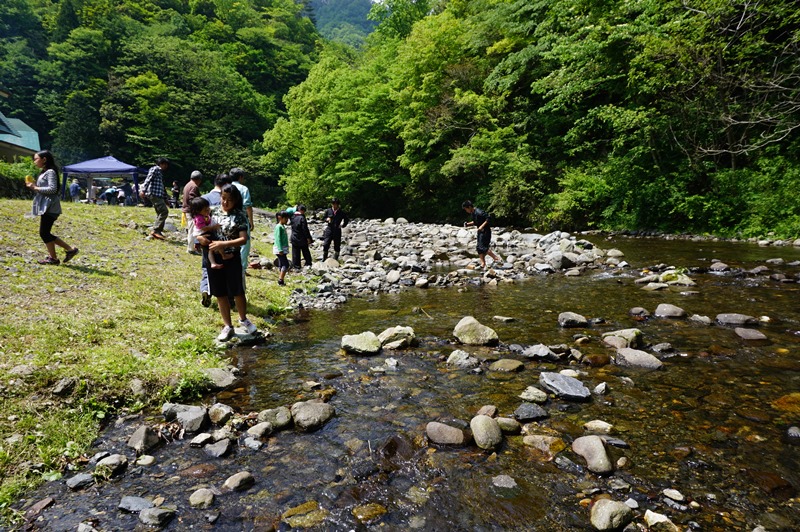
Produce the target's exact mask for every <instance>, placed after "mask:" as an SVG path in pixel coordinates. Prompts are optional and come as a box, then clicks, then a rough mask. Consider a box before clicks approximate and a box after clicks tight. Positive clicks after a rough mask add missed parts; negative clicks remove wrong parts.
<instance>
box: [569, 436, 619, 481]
mask: <svg viewBox="0 0 800 532" xmlns="http://www.w3.org/2000/svg"><path fill="white" fill-rule="evenodd" d="M572 450H573V451H574V452H575V454H577V455H579V456H582V457H583V459H584V460H586V467H587V468H588V469H589V471H591V472H593V473H597V474H598V475H604V474H607V473H611V472H612V471H614V466H613V464H612V463H611V460H610V459H609V457H608V453H606V446H605V443H603V439H602V438H600V436H581V437H580V438H576V439H575V441H573V442H572Z"/></svg>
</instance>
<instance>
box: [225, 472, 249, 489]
mask: <svg viewBox="0 0 800 532" xmlns="http://www.w3.org/2000/svg"><path fill="white" fill-rule="evenodd" d="M255 483H256V479H255V478H253V475H251V474H250V472H249V471H241V472H239V473H236V474H235V475H231V476H230V477H228V478H227V479H226V480H225V483H224V484H223V485H222V489H224V490H226V491H244V490H246V489H248V488H249V487H251V486H252V485H253V484H255Z"/></svg>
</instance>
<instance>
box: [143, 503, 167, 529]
mask: <svg viewBox="0 0 800 532" xmlns="http://www.w3.org/2000/svg"><path fill="white" fill-rule="evenodd" d="M173 517H175V510H172V509H170V508H145V509H144V510H142V511H141V512H139V521H141V522H142V523H144V524H146V525H150V526H157V527H163V526H165V525H166V524H167V523H169V522H170V521H171V520H172V518H173Z"/></svg>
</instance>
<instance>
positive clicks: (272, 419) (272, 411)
mask: <svg viewBox="0 0 800 532" xmlns="http://www.w3.org/2000/svg"><path fill="white" fill-rule="evenodd" d="M256 420H257V421H258V422H259V423H263V422H264V421H268V422H269V423H271V424H272V429H273V430H276V431H278V430H283V429H285V428H287V427H289V426H290V425H291V424H292V412H291V411H290V410H289V409H288V408H286V407H285V406H279V407H278V408H268V409H267V410H262V411H261V412H259V413H258V417H257V418H256Z"/></svg>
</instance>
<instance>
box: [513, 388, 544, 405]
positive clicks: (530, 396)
mask: <svg viewBox="0 0 800 532" xmlns="http://www.w3.org/2000/svg"><path fill="white" fill-rule="evenodd" d="M519 398H520V399H522V400H523V401H527V402H529V403H539V404H541V403H545V402H547V392H544V391H542V390H540V389H539V388H537V387H536V386H528V387H527V388H525V390H524V391H523V392H522V393H521V394H519Z"/></svg>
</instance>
